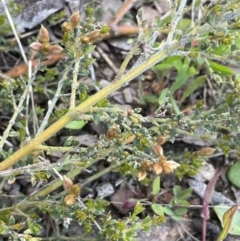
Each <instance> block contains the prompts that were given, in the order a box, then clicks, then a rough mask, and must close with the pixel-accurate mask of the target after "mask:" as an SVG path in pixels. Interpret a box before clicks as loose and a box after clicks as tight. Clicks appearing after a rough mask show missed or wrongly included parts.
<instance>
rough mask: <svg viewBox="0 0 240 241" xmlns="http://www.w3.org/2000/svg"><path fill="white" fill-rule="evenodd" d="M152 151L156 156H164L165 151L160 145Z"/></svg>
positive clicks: (155, 146)
mask: <svg viewBox="0 0 240 241" xmlns="http://www.w3.org/2000/svg"><path fill="white" fill-rule="evenodd" d="M152 150H153V151H154V152H155V154H157V155H159V156H163V149H162V147H161V146H159V145H154V146H153V147H152Z"/></svg>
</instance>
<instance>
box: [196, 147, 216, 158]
mask: <svg viewBox="0 0 240 241" xmlns="http://www.w3.org/2000/svg"><path fill="white" fill-rule="evenodd" d="M215 151H216V149H214V148H212V147H203V148H202V149H201V150H199V152H198V153H199V154H200V155H202V156H211V155H213V153H214V152H215Z"/></svg>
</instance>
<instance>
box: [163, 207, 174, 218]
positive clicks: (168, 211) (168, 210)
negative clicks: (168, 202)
mask: <svg viewBox="0 0 240 241" xmlns="http://www.w3.org/2000/svg"><path fill="white" fill-rule="evenodd" d="M163 212H164V213H165V214H167V215H168V216H172V215H173V211H172V209H170V208H168V207H163Z"/></svg>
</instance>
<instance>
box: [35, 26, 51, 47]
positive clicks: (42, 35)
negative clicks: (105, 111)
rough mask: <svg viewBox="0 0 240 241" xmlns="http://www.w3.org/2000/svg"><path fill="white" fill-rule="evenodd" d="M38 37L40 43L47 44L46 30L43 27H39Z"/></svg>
mask: <svg viewBox="0 0 240 241" xmlns="http://www.w3.org/2000/svg"><path fill="white" fill-rule="evenodd" d="M38 36H39V41H40V42H41V43H48V42H49V40H50V37H49V33H48V30H47V29H46V28H45V27H44V26H43V25H41V28H40V30H39V34H38Z"/></svg>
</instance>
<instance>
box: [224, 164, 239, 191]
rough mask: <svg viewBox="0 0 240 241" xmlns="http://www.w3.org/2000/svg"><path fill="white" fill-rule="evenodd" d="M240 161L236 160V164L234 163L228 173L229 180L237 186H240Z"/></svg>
mask: <svg viewBox="0 0 240 241" xmlns="http://www.w3.org/2000/svg"><path fill="white" fill-rule="evenodd" d="M239 173H240V161H238V162H236V163H235V164H234V165H232V166H231V167H230V168H229V170H228V173H227V177H228V180H229V181H230V182H231V183H232V184H233V185H235V186H237V187H239V188H240V178H239Z"/></svg>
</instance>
